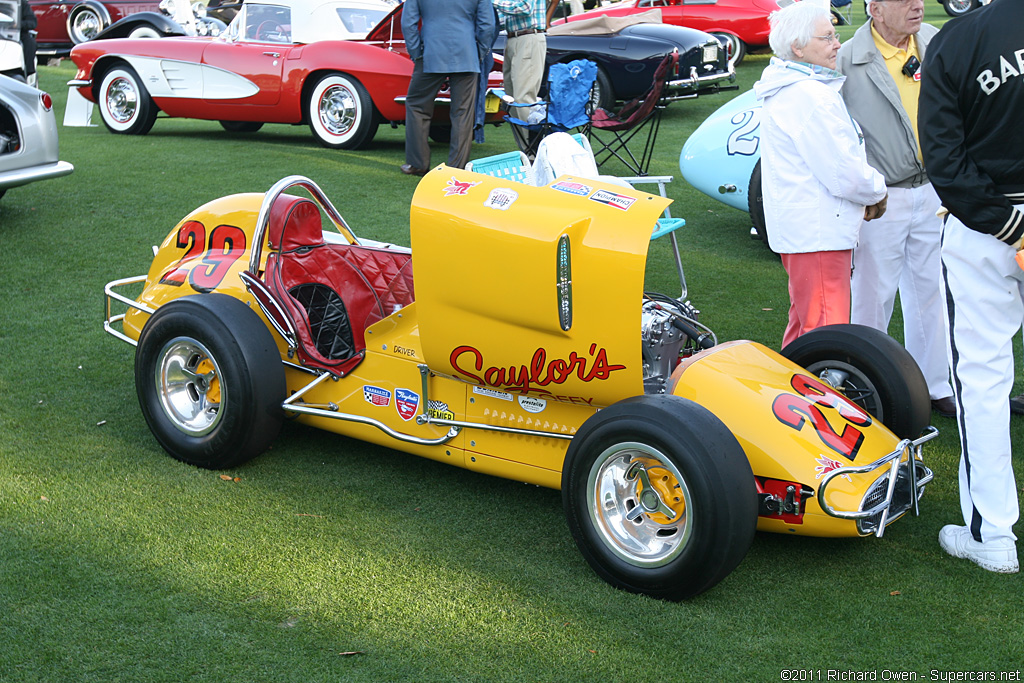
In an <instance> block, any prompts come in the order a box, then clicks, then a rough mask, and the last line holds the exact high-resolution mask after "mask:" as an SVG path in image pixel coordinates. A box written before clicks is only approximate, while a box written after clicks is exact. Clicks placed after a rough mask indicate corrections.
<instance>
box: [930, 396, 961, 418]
mask: <svg viewBox="0 0 1024 683" xmlns="http://www.w3.org/2000/svg"><path fill="white" fill-rule="evenodd" d="M932 410H934V411H935V412H937V413H938V414H939V415H941V416H942V417H956V403H954V402H953V397H952V396H947V397H946V398H937V399H934V400H933V401H932Z"/></svg>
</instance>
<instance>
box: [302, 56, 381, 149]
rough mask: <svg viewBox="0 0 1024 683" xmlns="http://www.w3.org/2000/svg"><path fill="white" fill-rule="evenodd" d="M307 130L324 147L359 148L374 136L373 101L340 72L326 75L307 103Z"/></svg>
mask: <svg viewBox="0 0 1024 683" xmlns="http://www.w3.org/2000/svg"><path fill="white" fill-rule="evenodd" d="M307 112H308V115H309V128H310V130H311V131H313V135H314V136H315V137H316V139H317V140H318V141H319V142H320V144H321V145H323V146H324V147H329V148H330V149H359V148H360V147H363V146H365V145H367V144H368V143H369V142H370V141H371V140H373V136H374V135H376V133H377V117H376V114H375V112H374V110H373V100H371V99H370V95H369V93H367V92H366V88H364V87H363V84H362V83H360V82H359V81H357V80H356V79H354V78H352V77H351V76H348V75H346V74H341V73H331V74H327V75H326V76H324V77H323V78H321V79H320V80H319V81H317V83H316V85H314V86H313V89H312V90H311V91H310V94H309V100H308V102H307Z"/></svg>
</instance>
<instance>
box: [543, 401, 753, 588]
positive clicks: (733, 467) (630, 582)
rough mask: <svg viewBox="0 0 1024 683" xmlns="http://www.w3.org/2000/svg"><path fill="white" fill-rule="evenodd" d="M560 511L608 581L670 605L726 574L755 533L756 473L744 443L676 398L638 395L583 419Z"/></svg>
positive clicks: (703, 411) (704, 413) (572, 445)
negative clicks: (563, 512)
mask: <svg viewBox="0 0 1024 683" xmlns="http://www.w3.org/2000/svg"><path fill="white" fill-rule="evenodd" d="M562 506H563V508H564V510H565V516H566V519H567V521H568V524H569V530H570V532H571V533H572V536H573V539H574V540H575V541H576V544H577V546H578V547H579V549H580V552H581V553H582V554H583V557H584V558H586V560H587V562H588V563H589V564H590V566H591V567H592V568H593V569H594V571H595V572H597V574H598V575H599V576H600V577H601V578H603V579H604V580H605V581H607V582H608V583H610V584H611V585H612V586H615V587H616V588H620V589H622V590H626V591H630V592H633V593H643V594H646V595H650V596H651V597H655V598H659V599H664V600H682V599H685V598H689V597H693V596H695V595H698V594H699V593H702V592H704V591H706V590H708V589H709V588H711V587H712V586H714V585H715V584H717V583H718V582H719V581H721V580H722V579H723V578H725V576H727V575H728V574H729V573H730V572H731V571H732V570H733V569H735V568H736V566H737V565H739V563H740V561H741V560H742V559H743V557H744V556H745V555H746V553H747V550H748V549H749V548H750V544H751V542H752V541H753V538H754V531H755V529H756V527H757V493H756V490H755V486H754V475H753V473H752V472H751V469H750V463H749V462H748V461H747V458H746V456H745V454H744V453H743V449H742V448H741V447H740V445H739V442H737V441H736V437H735V436H733V434H732V433H731V432H730V431H729V429H728V428H727V427H726V426H725V425H724V424H723V423H722V421H721V420H719V419H718V418H717V417H715V416H714V415H713V414H712V413H711V412H710V411H708V410H707V409H706V408H704V407H702V406H700V405H698V404H697V403H694V402H693V401H689V400H687V399H684V398H680V397H678V396H664V395H659V396H653V395H652V396H647V395H642V396H635V397H633V398H629V399H626V400H624V401H620V402H618V403H615V404H613V405H611V406H609V407H608V408H605V409H604V410H601V411H600V412H598V413H596V414H595V415H594V416H592V417H591V418H590V419H588V420H587V421H586V422H584V423H583V426H582V427H581V428H580V430H579V432H578V433H577V434H576V435H575V436H574V437H573V440H572V442H571V443H570V445H569V450H568V452H567V454H566V458H565V465H564V468H563V470H562ZM630 518H632V519H630Z"/></svg>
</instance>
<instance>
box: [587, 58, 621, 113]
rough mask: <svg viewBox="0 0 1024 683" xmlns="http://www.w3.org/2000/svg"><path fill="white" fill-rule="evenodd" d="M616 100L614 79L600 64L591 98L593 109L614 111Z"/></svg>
mask: <svg viewBox="0 0 1024 683" xmlns="http://www.w3.org/2000/svg"><path fill="white" fill-rule="evenodd" d="M616 101H617V97H616V95H615V87H614V86H612V79H611V78H610V77H609V76H608V73H607V72H606V71H605V70H604V69H602V68H601V67H600V66H598V67H597V76H596V77H595V79H594V92H593V94H592V95H591V98H590V103H591V106H592V107H593V111H597V110H598V109H605V110H607V111H613V110H614V109H615V102H616Z"/></svg>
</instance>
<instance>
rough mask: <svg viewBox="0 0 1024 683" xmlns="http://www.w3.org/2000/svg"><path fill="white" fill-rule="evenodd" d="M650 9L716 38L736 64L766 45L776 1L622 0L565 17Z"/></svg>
mask: <svg viewBox="0 0 1024 683" xmlns="http://www.w3.org/2000/svg"><path fill="white" fill-rule="evenodd" d="M652 9H660V10H661V20H662V21H663V22H664V23H666V24H675V25H676V26H686V27H688V28H695V29H698V30H700V31H704V32H705V33H710V34H712V35H713V36H715V37H716V38H718V39H719V40H720V41H721V42H722V44H723V45H725V47H726V50H727V51H728V55H729V62H730V63H731V64H733V65H734V66H735V65H736V64H739V63H740V62H741V61H742V60H743V57H744V56H745V55H746V54H747V52H756V51H758V50H763V49H765V48H767V47H768V28H769V27H768V15H769V14H771V13H772V12H774V11H776V10H777V9H779V5H778V4H777V3H776V2H775V0H622V1H621V2H614V3H612V4H610V5H604V6H603V7H599V8H598V9H594V10H591V11H589V12H583V13H582V14H576V15H573V16H571V17H569V18H568V21H577V20H579V19H586V18H589V17H594V16H597V15H600V14H608V15H612V16H619V17H621V16H627V15H630V14H636V13H637V12H647V11H649V10H652ZM554 23H559V22H554Z"/></svg>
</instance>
